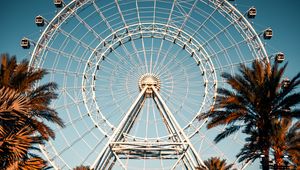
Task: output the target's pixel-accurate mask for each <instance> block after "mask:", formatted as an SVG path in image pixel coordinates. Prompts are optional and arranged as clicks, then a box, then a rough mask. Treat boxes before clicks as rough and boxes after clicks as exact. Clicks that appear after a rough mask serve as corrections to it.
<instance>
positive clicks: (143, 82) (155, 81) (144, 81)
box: [139, 73, 160, 97]
mask: <svg viewBox="0 0 300 170" xmlns="http://www.w3.org/2000/svg"><path fill="white" fill-rule="evenodd" d="M145 86H148V88H147V90H146V92H145V93H146V97H151V96H152V93H153V90H152V88H151V87H154V88H156V89H157V91H159V89H160V79H159V77H158V76H157V75H155V74H153V73H146V74H143V75H142V76H141V77H140V79H139V89H140V90H142V89H144V88H145Z"/></svg>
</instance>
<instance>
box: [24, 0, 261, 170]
mask: <svg viewBox="0 0 300 170" xmlns="http://www.w3.org/2000/svg"><path fill="white" fill-rule="evenodd" d="M60 2H61V1H59V3H60ZM60 7H61V8H59V12H58V13H57V14H56V16H55V17H54V18H53V19H52V20H51V21H46V20H45V26H44V27H45V29H44V31H43V33H42V35H41V36H40V38H39V40H38V41H37V42H35V43H33V42H31V43H33V44H35V48H34V51H33V53H32V57H31V61H30V63H31V66H33V67H36V68H45V69H47V70H48V72H49V74H48V75H47V76H46V78H45V79H44V80H43V81H55V82H57V83H58V84H59V98H58V100H56V101H55V102H54V103H53V104H52V105H53V107H54V109H56V110H57V111H58V112H59V114H60V116H61V117H62V118H63V119H64V120H65V122H66V128H64V129H61V128H59V127H53V128H54V129H55V130H56V134H57V137H56V140H51V141H49V142H48V143H47V144H46V145H45V146H41V147H42V151H43V153H44V155H45V157H46V158H47V159H48V160H49V161H50V163H51V165H52V166H53V167H54V168H55V169H72V168H74V167H75V166H78V165H81V164H84V165H91V166H93V167H94V168H96V169H130V170H131V169H195V168H196V167H197V166H200V165H201V164H202V160H206V159H207V158H209V157H212V156H219V157H222V158H226V159H227V161H228V162H229V163H232V162H234V167H235V168H239V169H240V168H242V167H244V165H245V164H244V163H243V162H242V163H238V162H237V161H236V158H235V155H236V154H237V152H238V151H239V149H240V148H241V146H242V145H243V139H242V138H243V137H242V136H240V135H241V134H240V133H239V134H237V135H235V136H231V137H229V138H228V139H225V140H224V142H221V143H219V144H215V143H214V142H213V139H214V137H215V136H216V134H217V133H219V132H220V131H221V130H222V129H212V130H207V129H206V127H205V123H206V121H207V120H198V119H197V116H199V115H200V114H201V113H203V112H207V111H208V110H209V109H210V108H211V106H212V105H213V104H214V100H215V95H216V89H217V87H223V86H225V83H224V82H223V80H222V78H221V76H220V74H221V73H222V72H225V71H226V72H230V73H234V72H236V70H237V69H239V64H241V63H245V64H247V63H251V61H253V59H255V58H265V57H267V54H266V51H265V48H264V46H263V44H262V42H261V40H260V37H261V36H263V33H260V34H257V33H256V32H255V30H254V29H253V27H252V26H251V24H250V23H249V21H248V19H246V18H245V16H247V12H248V11H245V12H244V13H243V14H242V13H241V12H239V11H238V10H237V9H236V8H235V7H234V6H233V5H232V4H231V3H230V2H228V1H227V0H174V1H165V0H136V1H135V0H115V1H112V0H73V1H64V2H63V3H62V5H60ZM26 47H27V46H26ZM232 146H234V147H232Z"/></svg>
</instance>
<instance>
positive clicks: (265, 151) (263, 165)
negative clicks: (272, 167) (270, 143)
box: [261, 148, 269, 170]
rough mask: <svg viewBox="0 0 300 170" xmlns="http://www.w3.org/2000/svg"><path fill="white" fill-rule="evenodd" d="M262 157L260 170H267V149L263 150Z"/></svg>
mask: <svg viewBox="0 0 300 170" xmlns="http://www.w3.org/2000/svg"><path fill="white" fill-rule="evenodd" d="M263 155H264V157H262V161H261V163H262V169H263V170H269V148H266V149H264V150H263Z"/></svg>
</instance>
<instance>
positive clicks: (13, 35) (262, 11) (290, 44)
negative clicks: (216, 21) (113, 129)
mask: <svg viewBox="0 0 300 170" xmlns="http://www.w3.org/2000/svg"><path fill="white" fill-rule="evenodd" d="M235 3H236V4H237V8H238V9H239V10H240V11H242V12H243V11H247V9H248V8H249V7H251V6H255V7H256V9H257V16H256V18H255V19H254V20H252V21H253V25H254V28H255V29H256V31H257V32H260V31H262V30H264V29H265V28H268V27H271V28H272V29H273V34H274V36H273V38H272V39H271V40H269V41H264V42H265V43H266V49H267V52H268V54H270V55H271V54H273V53H275V52H277V51H282V52H284V53H285V55H286V58H287V61H288V62H289V66H288V68H287V72H286V76H288V77H291V76H293V75H295V74H296V73H297V72H299V71H300V68H299V66H300V65H299V63H300V55H299V51H300V43H299V41H300V19H299V18H300V10H299V7H300V0H236V2H235ZM55 10H56V8H55V7H54V5H53V3H52V0H23V1H22V0H2V1H1V10H0V22H1V26H0V29H1V31H0V40H1V45H0V53H9V54H10V55H16V56H17V58H18V59H19V60H21V59H24V58H27V59H29V57H30V54H29V52H30V51H31V50H24V49H22V48H21V47H20V40H21V38H22V37H24V36H25V37H29V38H30V39H33V40H37V39H38V37H39V35H40V33H41V32H40V28H38V27H37V26H36V25H35V23H34V18H35V16H37V15H42V16H44V17H45V18H48V20H51V18H52V17H53V16H54V14H55Z"/></svg>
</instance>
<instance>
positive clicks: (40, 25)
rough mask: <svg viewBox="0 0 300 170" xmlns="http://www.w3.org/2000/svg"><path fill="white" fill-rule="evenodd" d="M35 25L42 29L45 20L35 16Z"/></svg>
mask: <svg viewBox="0 0 300 170" xmlns="http://www.w3.org/2000/svg"><path fill="white" fill-rule="evenodd" d="M35 24H36V25H37V26H38V27H43V26H44V25H45V20H44V18H43V17H42V16H40V15H39V16H36V17H35Z"/></svg>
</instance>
